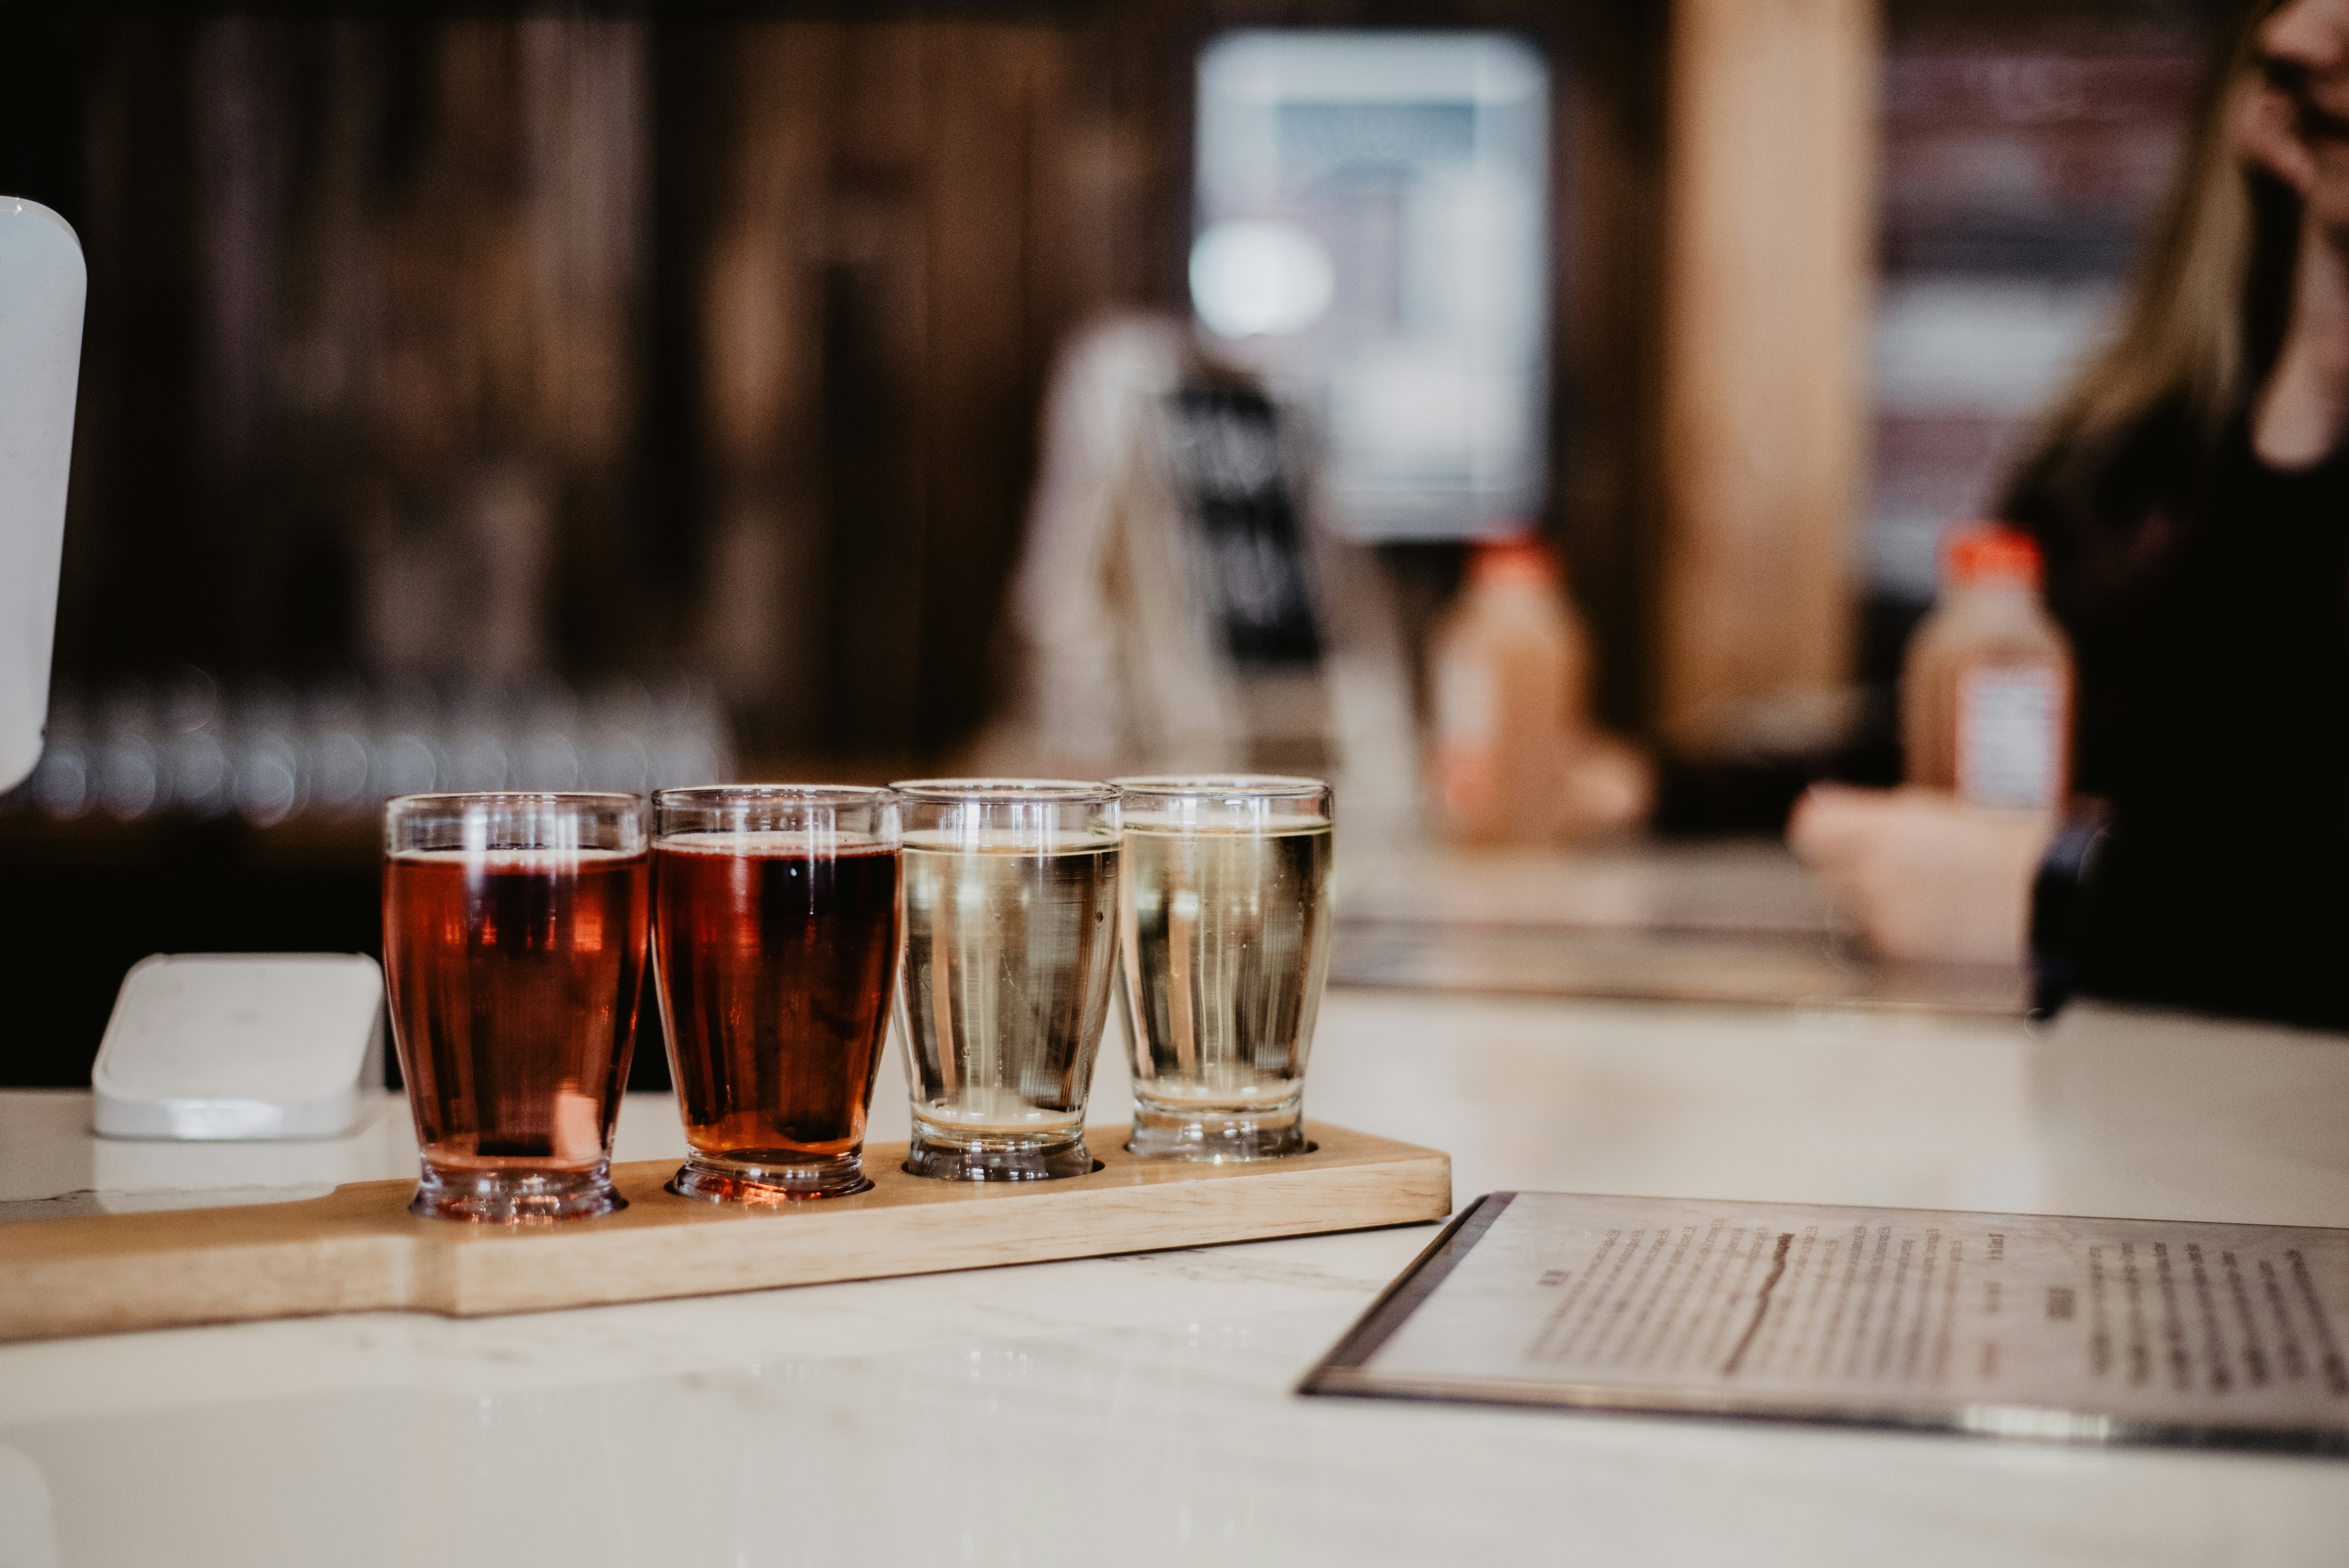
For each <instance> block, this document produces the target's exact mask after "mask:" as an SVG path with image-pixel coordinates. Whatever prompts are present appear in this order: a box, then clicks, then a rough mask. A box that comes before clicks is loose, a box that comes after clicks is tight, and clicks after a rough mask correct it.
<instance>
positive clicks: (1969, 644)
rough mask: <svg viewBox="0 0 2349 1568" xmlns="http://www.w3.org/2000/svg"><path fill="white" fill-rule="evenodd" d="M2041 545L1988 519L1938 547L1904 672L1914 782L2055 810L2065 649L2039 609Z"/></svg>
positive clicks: (2066, 731) (1981, 800)
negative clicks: (1936, 578) (1928, 606)
mask: <svg viewBox="0 0 2349 1568" xmlns="http://www.w3.org/2000/svg"><path fill="white" fill-rule="evenodd" d="M2039 579H2040V560H2039V547H2038V546H2037V545H2036V544H2035V543H2033V542H2032V540H2031V539H2030V537H2029V536H2028V535H2026V534H2023V533H2022V532H2019V531H2016V530H2014V529H2012V528H2008V527H2006V526H2005V525H2003V524H2001V523H1995V522H1981V523H1969V524H1966V525H1964V526H1962V527H1959V528H1954V529H1951V531H1950V532H1949V533H1948V534H1947V535H1946V536H1945V537H1944V538H1943V540H1942V542H1941V592H1940V596H1939V597H1938V598H1937V599H1936V600H1935V601H1934V603H1933V608H1932V610H1931V612H1930V614H1927V615H1926V617H1925V618H1924V620H1922V621H1921V622H1920V623H1918V626H1917V630H1916V632H1915V633H1914V634H1912V635H1911V636H1910V637H1909V652H1908V657H1907V660H1906V662H1905V665H1904V666H1903V668H1902V670H1901V674H1900V711H1901V742H1902V746H1903V748H1904V749H1905V751H1906V753H1907V763H1908V769H1907V770H1908V779H1909V783H1911V784H1917V785H1922V786H1925V787H1927V788H1929V789H1948V790H1951V791H1953V792H1954V793H1955V794H1956V795H1957V797H1958V798H1959V799H1961V800H1963V801H1965V802H1967V803H1968V804H1970V805H1976V806H1986V807H1992V808H1997V809H2002V810H2054V809H2056V808H2058V807H2060V806H2061V805H2062V804H2063V801H2064V790H2065V788H2066V786H2067V783H2068V780H2069V775H2070V757H2071V725H2072V690H2073V684H2072V652H2071V648H2070V646H2069V645H2068V644H2066V643H2065V642H2064V634H2063V632H2062V631H2061V629H2059V628H2058V627H2057V626H2056V624H2055V623H2054V621H2053V620H2051V619H2050V618H2049V617H2048V614H2047V612H2046V610H2045V608H2044V606H2043V605H2042V604H2041V603H2040V602H2039Z"/></svg>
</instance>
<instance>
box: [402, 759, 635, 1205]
mask: <svg viewBox="0 0 2349 1568" xmlns="http://www.w3.org/2000/svg"><path fill="white" fill-rule="evenodd" d="M643 804H644V803H643V801H642V800H640V799H638V798H637V797H636V796H634V795H590V794H545V795H536V794H467V795H404V796H401V797H400V798H398V799H395V800H393V801H391V802H389V804H388V805H387V806H386V807H385V809H384V873H383V968H384V979H385V984H386V989H387V990H388V994H389V996H390V1001H391V1026H392V1037H393V1039H394V1042H395V1043H396V1045H397V1046H398V1051H399V1068H400V1071H401V1073H402V1074H404V1075H405V1076H406V1078H407V1080H408V1103H409V1109H411V1110H412V1111H413V1112H414V1113H415V1117H416V1136H417V1141H418V1143H419V1145H420V1146H421V1147H420V1151H421V1154H422V1157H423V1167H424V1170H423V1179H422V1181H420V1182H419V1185H418V1187H417V1190H416V1200H415V1202H413V1203H411V1204H410V1205H409V1208H410V1209H411V1210H412V1211H413V1212H416V1213H419V1214H424V1215H428V1216H430V1217H432V1218H436V1219H448V1220H475V1221H495V1222H527V1221H540V1220H567V1219H576V1218H580V1217H583V1216H585V1215H589V1214H601V1213H605V1212H608V1211H610V1210H613V1209H616V1208H619V1207H620V1206H621V1199H620V1197H619V1194H618V1193H616V1192H615V1191H613V1190H612V1130H613V1128H614V1127H615V1125H616V1123H617V1121H618V1119H619V1112H620V1095H621V1092H622V1090H623V1088H625V1087H626V1083H627V1079H628V1055H629V1052H630V1050H631V1049H632V1048H633V1047H634V1046H635V1043H636V1003H637V995H638V993H639V991H640V990H641V989H642V987H643V983H644V975H645V932H646V922H647V892H646V883H647V868H646V854H645V830H644V816H643Z"/></svg>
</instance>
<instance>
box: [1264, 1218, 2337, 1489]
mask: <svg viewBox="0 0 2349 1568" xmlns="http://www.w3.org/2000/svg"><path fill="white" fill-rule="evenodd" d="M2344 1336H2349V1231H2341V1230H2318V1229H2309V1228H2289V1227H2283V1226H2271V1225H2220V1224H2202V1223H2189V1222H2161V1221H2145V1220H2092V1219H2073V1218H2061V1217H2047V1216H2034V1215H2022V1214H1976V1213H1958V1212H1945V1211H1940V1210H1925V1209H1850V1208H1830V1207H1824V1206H1816V1205H1806V1204H1794V1203H1734V1202H1701V1201H1694V1200H1682V1199H1660V1198H1616V1197H1581V1196H1574V1195H1569V1194H1567V1193H1559V1192H1495V1193H1492V1194H1489V1195H1487V1196H1485V1197H1483V1198H1479V1199H1477V1200H1476V1201H1475V1202H1474V1203H1472V1204H1470V1205H1469V1206H1468V1208H1467V1209H1466V1210H1465V1211H1464V1212H1462V1214H1461V1215H1460V1217H1459V1218H1458V1219H1456V1220H1455V1221H1454V1222H1453V1223H1452V1224H1451V1225H1450V1226H1448V1227H1447V1228H1446V1229H1445V1230H1444V1233H1443V1234H1442V1235H1440V1236H1438V1237H1437V1238H1436V1240H1435V1242H1434V1243H1433V1244H1432V1245H1431V1246H1429V1248H1428V1249H1427V1250H1426V1252H1424V1253H1422V1254H1421V1255H1420V1257H1419V1258H1418V1260H1417V1261H1416V1262H1414V1263H1413V1264H1412V1265H1411V1267H1410V1268H1409V1269H1407V1270H1405V1271H1404V1273H1403V1274H1402V1277H1401V1278H1399V1279H1398V1280H1396V1281H1395V1283H1394V1284H1392V1286H1390V1287H1389V1288H1388V1290H1387V1291H1386V1293H1385V1294H1384V1295H1381V1297H1380V1298H1379V1300H1378V1301H1377V1302H1376V1303H1374V1304H1373V1305H1371V1309H1370V1311H1369V1312H1368V1313H1366V1314H1365V1315H1363V1317H1362V1318H1361V1321H1360V1322H1359V1323H1357V1324H1356V1325H1355V1326H1354V1327H1353V1328H1352V1329H1351V1330H1350V1331H1349V1332H1348V1334H1347V1335H1346V1336H1345V1337H1344V1338H1343V1339H1342V1340H1340V1342H1339V1343H1338V1345H1337V1346H1336V1347H1335V1348H1334V1349H1332V1350H1331V1351H1330V1354H1329V1356H1328V1357H1326V1358H1325V1359H1324V1360H1323V1361H1322V1362H1321V1364H1320V1365H1319V1366H1318V1367H1315V1368H1314V1369H1313V1371H1312V1372H1311V1373H1310V1374H1309V1375H1308V1377H1306V1379H1305V1381H1304V1383H1303V1385H1302V1387H1301V1391H1302V1392H1304V1393H1308V1394H1335V1395H1353V1396H1367V1397H1373V1398H1381V1397H1383V1398H1416V1399H1451V1400H1466V1401H1473V1402H1479V1403H1488V1404H1504V1405H1520V1406H1526V1405H1530V1406H1552V1407H1557V1408H1565V1409H1575V1410H1614V1411H1633V1412H1643V1413H1650V1414H1682V1415H1708V1416H1729V1417H1740V1418H1750V1419H1760V1420H1787V1421H1814V1422H1828V1423H1837V1424H1846V1425H1856V1426H1866V1427H1889V1428H1911V1429H1928V1430H1936V1431H1951V1432H1965V1433H1971V1434H1975V1435H1980V1436H1986V1437H2002V1438H2034V1439H2050V1440H2057V1441H2067V1442H2079V1443H2168V1444H2185V1445H2192V1446H2201V1447H2212V1448H2235V1449H2264V1450H2271V1451H2289V1452H2302V1453H2315V1454H2328V1455H2344V1454H2349V1364H2344V1357H2343V1340H2344Z"/></svg>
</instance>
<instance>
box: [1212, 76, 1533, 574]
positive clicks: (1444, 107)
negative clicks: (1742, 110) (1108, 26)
mask: <svg viewBox="0 0 2349 1568" xmlns="http://www.w3.org/2000/svg"><path fill="white" fill-rule="evenodd" d="M1548 111H1549V75H1548V70H1547V67H1546V66H1545V65H1544V63H1543V61H1542V59H1541V57H1540V56H1539V55H1538V54H1537V53H1536V52H1535V50H1534V49H1533V48H1532V47H1531V46H1529V45H1527V44H1526V43H1525V42H1524V41H1523V40H1521V39H1517V38H1515V37H1511V36H1506V35H1504V34H1497V33H1392V32H1381V33H1355V32H1311V31H1303V32H1239V33H1230V34H1226V35H1225V36H1222V37H1221V38H1218V39H1217V40H1216V42H1215V43H1214V44H1212V45H1210V46H1208V48H1207V49H1206V52H1205V53H1203V54H1202V55H1201V57H1200V59H1199V104H1198V190H1197V201H1198V219H1199V234H1198V239H1197V241H1196V242H1195V245H1194V248H1193V250H1192V253H1191V292H1192V300H1193V304H1194V306H1195V309H1196V311H1197V313H1198V316H1199V320H1200V322H1201V324H1202V325H1205V326H1206V328H1207V329H1208V330H1209V331H1210V332H1212V333H1214V334H1216V335H1217V336H1219V337H1221V338H1224V339H1225V340H1226V343H1227V346H1228V347H1229V349H1230V351H1231V352H1232V354H1233V356H1235V357H1237V358H1239V359H1242V360H1243V361H1245V362H1246V363H1247V364H1249V365H1251V366H1254V367H1256V368H1258V369H1260V370H1262V371H1264V372H1265V373H1267V374H1268V375H1271V376H1273V377H1278V378H1280V379H1282V380H1284V381H1287V382H1291V383H1293V384H1294V385H1295V387H1296V388H1297V391H1298V393H1299V396H1300V397H1303V398H1304V399H1305V400H1306V401H1307V402H1309V404H1310V405H1311V406H1312V407H1316V408H1317V409H1318V410H1319V413H1320V416H1321V418H1322V419H1323V420H1324V422H1325V426H1326V428H1327V431H1328V435H1329V453H1328V460H1329V470H1328V472H1329V480H1330V489H1331V494H1332V498H1333V500H1335V501H1336V503H1337V511H1338V521H1339V522H1340V525H1341V526H1342V527H1344V528H1345V529H1346V530H1347V531H1350V532H1352V533H1355V534H1357V535H1360V536H1363V537H1367V538H1379V539H1414V538H1417V539H1428V538H1455V537H1459V536H1462V535H1469V534H1476V533H1484V532H1493V531H1500V530H1501V529H1503V528H1504V527H1505V526H1506V525H1507V524H1509V523H1511V522H1514V521H1518V520H1521V519H1523V518H1525V517H1526V516H1529V515H1531V514H1532V513H1534V512H1535V511H1538V510H1539V508H1540V507H1541V504H1542V501H1543V480H1544V470H1545V467H1546V460H1547V442H1546V439H1545V429H1544V426H1545V423H1546V401H1547V399H1546V393H1547V376H1548V355H1547V347H1548V331H1547V326H1548V316H1549V289H1548V244H1547V212H1548V175H1547V163H1548V146H1547V141H1548V121H1549V112H1548Z"/></svg>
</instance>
